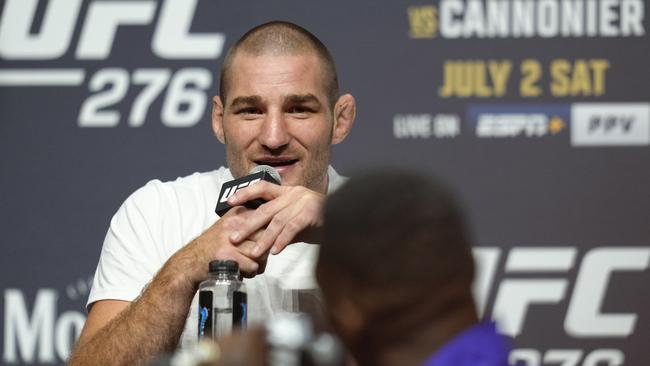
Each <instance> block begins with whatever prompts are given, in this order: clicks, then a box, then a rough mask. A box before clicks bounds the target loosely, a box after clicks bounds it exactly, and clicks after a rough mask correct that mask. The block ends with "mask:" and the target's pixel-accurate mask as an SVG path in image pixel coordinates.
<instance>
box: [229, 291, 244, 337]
mask: <svg viewBox="0 0 650 366" xmlns="http://www.w3.org/2000/svg"><path fill="white" fill-rule="evenodd" d="M232 302H233V304H232V327H233V328H239V329H242V330H243V329H246V319H247V318H248V297H247V295H246V293H245V292H241V291H235V292H234V293H233V296H232Z"/></svg>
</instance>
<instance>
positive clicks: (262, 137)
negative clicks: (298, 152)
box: [258, 111, 291, 150]
mask: <svg viewBox="0 0 650 366" xmlns="http://www.w3.org/2000/svg"><path fill="white" fill-rule="evenodd" d="M290 140H291V135H290V134H289V131H288V130H287V123H286V121H285V119H284V116H283V114H282V112H281V111H273V112H271V111H270V112H268V113H267V115H266V118H265V119H264V122H263V123H262V129H261V131H260V134H259V136H258V141H259V142H260V144H262V145H263V146H265V147H266V148H268V149H270V150H274V149H277V148H280V147H282V146H284V145H287V144H288V143H289V141H290Z"/></svg>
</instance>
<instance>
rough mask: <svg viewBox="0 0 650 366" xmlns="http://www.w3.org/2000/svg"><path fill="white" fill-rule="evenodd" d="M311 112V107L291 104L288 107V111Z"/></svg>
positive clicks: (297, 112)
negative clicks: (291, 105)
mask: <svg viewBox="0 0 650 366" xmlns="http://www.w3.org/2000/svg"><path fill="white" fill-rule="evenodd" d="M310 112H313V111H312V109H310V108H307V107H304V106H293V107H291V108H289V113H296V114H303V113H310Z"/></svg>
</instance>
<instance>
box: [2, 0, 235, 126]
mask: <svg viewBox="0 0 650 366" xmlns="http://www.w3.org/2000/svg"><path fill="white" fill-rule="evenodd" d="M82 4H83V1H82V0H50V1H47V2H45V5H43V8H44V10H43V11H42V13H43V15H42V21H41V22H39V26H38V27H35V26H34V24H35V23H37V22H38V19H37V15H36V14H37V8H38V7H39V1H38V0H7V1H5V2H4V7H3V9H2V12H1V13H0V14H1V15H0V16H1V18H0V59H3V60H6V61H7V64H9V65H11V67H7V66H6V65H5V67H3V68H2V69H0V87H52V86H56V87H79V86H83V85H84V84H86V87H87V89H88V95H87V97H86V99H85V101H84V102H83V103H82V105H81V108H80V110H79V114H78V119H77V124H78V126H79V127H86V128H87V127H101V128H107V127H117V126H118V125H119V124H120V123H121V122H122V123H126V124H128V126H129V127H141V126H142V125H143V124H144V122H145V121H146V119H147V116H151V115H152V113H153V112H156V111H153V110H151V109H152V105H154V104H155V102H156V100H158V99H161V100H162V107H161V108H160V111H159V116H155V117H153V119H155V120H160V121H161V123H162V124H163V125H164V126H167V127H191V126H194V125H196V124H197V123H198V122H199V121H200V120H201V118H202V116H203V114H204V113H205V107H206V102H207V100H208V95H207V91H208V90H209V89H210V87H211V86H212V81H213V80H212V79H213V75H212V72H211V70H210V68H209V67H190V68H180V69H172V68H166V67H162V68H138V67H137V66H138V65H137V64H136V65H135V66H136V67H134V68H128V69H127V68H126V67H124V66H123V65H120V64H117V65H115V67H107V68H103V69H100V70H97V71H95V72H94V73H93V74H92V75H87V72H86V70H87V69H88V68H90V69H92V67H93V66H94V65H95V64H96V61H97V60H101V61H103V62H104V63H111V62H110V60H111V58H112V56H113V50H114V49H116V48H119V47H116V44H115V43H116V35H117V34H118V31H119V32H128V31H129V28H132V27H146V29H151V30H150V32H151V41H150V44H148V45H147V44H144V45H139V44H132V45H131V46H132V47H147V46H148V47H149V48H150V49H151V52H152V54H153V55H154V56H155V57H157V58H159V59H164V60H178V59H183V60H208V61H210V63H212V62H213V60H214V59H216V58H218V57H220V56H221V54H222V51H223V47H224V43H225V39H226V36H225V35H224V34H223V33H217V32H214V33H193V32H190V28H191V26H192V22H193V20H194V17H195V14H196V11H197V5H198V0H161V1H151V0H138V1H135V0H134V1H110V0H106V1H90V2H88V6H87V7H83V6H82ZM33 28H36V29H37V30H36V31H33ZM75 29H78V33H75ZM137 39H146V37H145V38H141V37H137ZM75 42H76V43H75ZM68 54H72V58H73V60H74V62H66V63H63V64H60V63H59V64H58V65H57V67H51V62H43V66H42V67H33V65H34V64H35V62H38V61H49V60H56V59H60V58H62V57H63V56H65V55H68ZM93 61H94V62H93ZM111 64H115V63H114V62H113V63H111ZM23 65H28V68H25V67H24V66H23Z"/></svg>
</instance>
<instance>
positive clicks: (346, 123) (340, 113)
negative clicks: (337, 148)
mask: <svg viewBox="0 0 650 366" xmlns="http://www.w3.org/2000/svg"><path fill="white" fill-rule="evenodd" d="M356 114H357V103H356V101H355V100H354V97H353V96H352V95H350V94H345V95H342V96H341V97H339V100H337V101H336V104H335V105H334V125H333V126H332V144H333V145H335V144H338V143H340V142H341V141H343V140H345V137H346V136H347V135H348V133H350V130H351V129H352V125H353V124H354V117H355V116H356Z"/></svg>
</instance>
